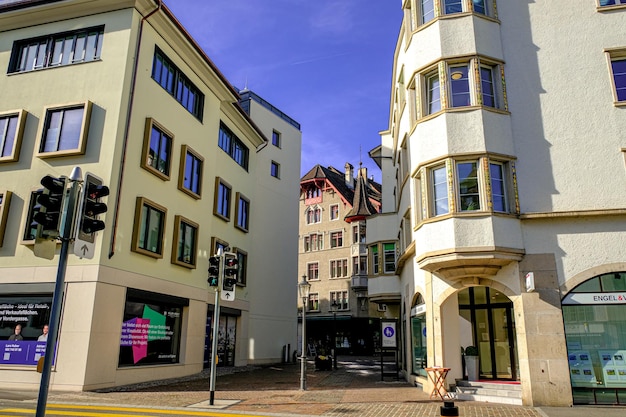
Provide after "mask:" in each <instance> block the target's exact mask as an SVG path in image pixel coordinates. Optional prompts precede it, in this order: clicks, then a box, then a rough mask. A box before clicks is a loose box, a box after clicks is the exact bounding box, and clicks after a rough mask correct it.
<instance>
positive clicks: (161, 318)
mask: <svg viewBox="0 0 626 417" xmlns="http://www.w3.org/2000/svg"><path fill="white" fill-rule="evenodd" d="M137 293H138V292H137V291H130V290H129V295H127V300H126V307H125V310H124V321H123V322H122V332H121V338H120V357H119V365H120V366H141V365H154V364H169V363H178V361H179V349H180V326H181V323H182V310H183V309H182V305H173V304H172V303H168V302H167V301H166V300H164V299H165V298H166V297H155V298H152V299H150V298H149V297H150V296H149V294H150V293H145V297H143V292H142V294H141V295H140V296H137V295H136V294H137ZM158 298H161V299H158Z"/></svg>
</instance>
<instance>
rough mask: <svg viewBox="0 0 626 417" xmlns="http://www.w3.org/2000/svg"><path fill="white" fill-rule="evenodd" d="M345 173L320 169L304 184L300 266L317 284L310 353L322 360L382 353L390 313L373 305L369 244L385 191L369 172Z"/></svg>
mask: <svg viewBox="0 0 626 417" xmlns="http://www.w3.org/2000/svg"><path fill="white" fill-rule="evenodd" d="M344 168H345V169H344V171H339V170H337V169H336V168H333V167H328V168H326V167H322V166H321V165H316V166H314V167H313V168H311V170H309V172H308V173H306V174H305V175H304V176H303V177H302V178H301V179H300V208H299V214H300V225H299V230H300V237H299V245H298V253H299V257H298V263H299V270H300V275H301V276H306V279H307V281H308V282H309V283H310V284H311V289H310V294H309V301H308V305H307V313H306V326H307V327H306V336H307V337H306V338H307V345H308V346H309V353H312V352H313V349H315V352H316V353H318V354H322V355H330V354H331V352H332V351H334V352H335V353H336V354H337V355H342V354H344V355H345V354H371V353H373V352H374V350H375V349H376V348H379V347H380V346H379V344H380V335H379V330H380V324H379V318H380V316H381V314H382V312H383V308H384V307H383V308H380V307H378V305H377V304H373V303H370V302H369V301H368V294H367V278H368V271H369V270H370V269H371V268H370V267H368V265H367V247H366V244H365V240H366V236H367V219H368V218H369V217H370V216H372V215H375V214H376V213H378V212H379V211H380V195H381V186H380V184H378V183H376V182H375V181H374V180H373V178H367V169H366V168H360V169H359V170H358V171H357V173H356V175H355V172H354V167H353V166H352V165H351V164H349V163H346V165H345V167H344ZM394 248H395V245H394ZM394 259H395V251H394ZM393 271H395V268H393ZM299 303H300V308H302V301H301V300H299ZM377 309H380V310H381V311H380V312H379V311H377Z"/></svg>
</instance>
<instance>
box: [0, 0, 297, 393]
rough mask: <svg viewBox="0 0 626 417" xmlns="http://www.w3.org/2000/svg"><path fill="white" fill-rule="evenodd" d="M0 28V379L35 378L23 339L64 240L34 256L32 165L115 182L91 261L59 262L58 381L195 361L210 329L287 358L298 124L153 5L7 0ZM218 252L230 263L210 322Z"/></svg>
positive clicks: (139, 377) (272, 359)
mask: <svg viewBox="0 0 626 417" xmlns="http://www.w3.org/2000/svg"><path fill="white" fill-rule="evenodd" d="M206 7H210V5H207V6H206ZM0 27H1V28H2V30H1V31H0V68H2V73H1V74H0V91H1V92H2V93H1V95H2V100H0V317H2V320H1V321H0V348H1V349H3V356H2V358H3V359H2V361H0V386H3V387H7V388H26V389H32V388H36V387H38V386H39V381H40V375H39V374H38V373H37V372H36V367H35V365H36V360H37V355H36V354H34V353H28V352H34V349H33V350H29V349H30V348H31V347H34V346H35V345H36V344H37V343H38V342H37V338H38V335H39V334H40V333H41V330H42V328H43V326H44V325H45V324H46V323H47V322H48V320H49V316H50V305H51V301H52V292H53V290H54V283H55V278H56V272H57V264H58V260H59V256H58V253H59V249H58V247H57V250H56V255H55V257H54V259H53V260H48V259H42V258H39V257H36V256H35V254H34V248H35V247H36V245H35V240H34V238H35V235H34V230H33V228H32V227H31V224H32V217H33V214H34V211H35V210H36V205H35V200H36V197H37V194H38V193H39V192H40V191H39V190H40V189H41V185H39V181H40V179H41V178H42V177H43V176H45V175H48V174H49V175H53V176H55V177H59V176H62V175H65V176H69V175H70V173H71V171H72V168H73V167H75V166H78V167H80V168H81V169H82V172H83V177H84V176H85V174H86V173H87V172H90V173H93V174H95V175H96V176H98V177H100V178H102V179H103V182H104V184H105V185H107V186H108V187H109V188H110V195H109V196H108V197H107V198H106V199H105V201H106V204H107V206H108V211H107V212H106V213H105V214H104V215H101V219H102V220H104V222H105V224H106V228H105V229H104V230H103V231H101V232H99V233H98V234H97V237H96V240H95V248H94V253H93V258H92V259H80V258H79V257H77V256H74V255H72V254H71V255H70V256H69V259H68V266H67V272H66V275H65V286H64V300H63V310H62V313H61V324H60V327H59V339H58V344H57V347H56V358H55V364H54V367H53V372H52V376H51V389H53V390H90V389H97V388H104V387H111V386H119V385H124V384H130V383H135V382H141V381H149V380H156V379H164V378H171V377H178V376H183V375H190V374H193V373H197V372H200V371H201V370H202V369H203V367H206V366H207V365H208V363H209V358H210V353H209V351H208V349H209V348H210V346H211V344H210V337H211V328H212V326H213V325H217V326H219V340H218V352H216V354H217V355H218V356H219V359H220V361H219V363H220V365H226V366H241V365H246V364H260V363H276V362H280V361H281V360H282V359H283V357H284V354H283V349H284V347H285V346H293V347H295V344H296V332H297V319H296V314H295V312H296V300H293V298H292V297H291V295H293V294H295V293H296V286H295V283H294V280H293V277H294V276H296V275H297V251H296V249H295V248H296V239H297V235H296V234H295V233H293V234H289V233H287V232H285V231H287V230H296V228H297V227H298V226H297V225H298V215H297V207H298V187H299V172H300V162H299V161H300V149H301V132H300V125H299V124H298V123H297V122H295V121H293V119H291V118H289V117H288V116H286V115H284V114H283V113H282V112H280V111H279V110H278V109H276V108H275V107H274V106H272V105H270V104H269V103H267V102H265V101H264V100H262V99H261V98H260V97H259V96H258V95H256V94H254V93H252V92H250V91H244V92H242V94H239V92H238V91H237V90H236V89H234V88H233V87H232V86H231V85H230V83H229V82H228V80H226V79H225V77H224V76H223V75H222V74H221V73H220V71H219V70H218V69H217V68H216V67H215V65H214V64H213V63H212V62H211V60H210V59H209V57H208V56H206V54H205V53H204V52H203V50H202V49H201V47H200V46H199V45H198V44H197V43H196V41H195V40H194V39H193V38H191V36H190V35H189V33H188V32H187V31H186V30H185V28H184V27H183V26H181V24H180V22H178V20H177V19H176V17H175V16H174V15H173V14H172V12H171V11H170V10H169V9H168V8H167V6H166V5H165V4H163V2H161V1H153V0H137V1H131V0H98V1H91V0H86V1H85V0H68V1H4V2H2V5H0ZM290 236H291V237H290ZM220 248H221V249H227V248H228V249H229V250H230V251H231V252H234V253H236V254H237V257H238V259H239V273H238V282H237V285H236V288H235V299H234V300H230V301H223V302H222V303H221V306H222V309H221V317H220V321H219V323H215V324H213V323H211V321H212V312H213V304H214V291H213V288H210V287H209V285H208V283H207V269H208V258H209V257H210V256H212V255H213V254H215V253H217V251H218V249H220ZM266 248H273V249H274V250H269V249H266ZM291 248H294V249H291ZM289 300H292V301H289ZM17 324H21V325H22V336H23V337H24V340H23V341H20V342H19V343H17V344H16V346H17V347H15V346H12V347H11V349H13V350H11V351H10V352H9V351H8V350H7V347H6V344H7V338H8V337H9V335H10V334H11V333H12V332H13V328H14V327H15V326H16V325H17ZM138 326H139V327H140V328H142V329H147V336H146V335H145V334H144V336H141V335H137V332H136V329H137V328H138ZM16 349H17V350H16ZM38 352H39V354H41V351H38Z"/></svg>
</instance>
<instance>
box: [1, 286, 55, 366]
mask: <svg viewBox="0 0 626 417" xmlns="http://www.w3.org/2000/svg"><path fill="white" fill-rule="evenodd" d="M51 304H52V296H51V295H15V296H5V297H0V365H32V366H36V365H37V361H38V360H39V358H41V357H42V356H44V355H45V353H46V337H44V334H43V333H44V332H43V328H44V326H46V325H47V324H48V321H49V319H50V305H51ZM46 329H47V326H46ZM46 336H47V334H46Z"/></svg>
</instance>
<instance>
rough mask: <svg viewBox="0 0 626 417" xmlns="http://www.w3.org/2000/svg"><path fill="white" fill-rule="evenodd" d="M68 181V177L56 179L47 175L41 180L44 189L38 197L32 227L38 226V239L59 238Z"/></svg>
mask: <svg viewBox="0 0 626 417" xmlns="http://www.w3.org/2000/svg"><path fill="white" fill-rule="evenodd" d="M67 181H68V179H67V178H66V177H60V178H56V177H53V176H52V175H46V176H45V177H43V178H42V179H41V185H43V186H44V189H43V191H42V193H41V194H40V195H39V196H38V197H37V204H36V205H35V207H34V209H35V214H34V215H33V220H34V222H33V224H32V226H37V238H38V239H41V238H43V239H49V238H56V237H58V236H59V230H60V228H61V218H62V214H63V209H64V208H63V205H64V202H65V195H66V192H65V189H66V188H67Z"/></svg>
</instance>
